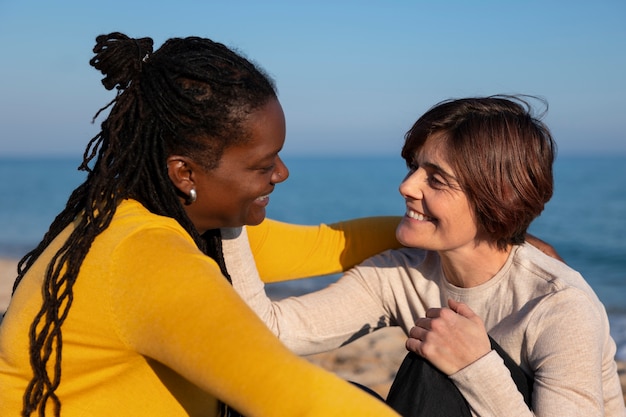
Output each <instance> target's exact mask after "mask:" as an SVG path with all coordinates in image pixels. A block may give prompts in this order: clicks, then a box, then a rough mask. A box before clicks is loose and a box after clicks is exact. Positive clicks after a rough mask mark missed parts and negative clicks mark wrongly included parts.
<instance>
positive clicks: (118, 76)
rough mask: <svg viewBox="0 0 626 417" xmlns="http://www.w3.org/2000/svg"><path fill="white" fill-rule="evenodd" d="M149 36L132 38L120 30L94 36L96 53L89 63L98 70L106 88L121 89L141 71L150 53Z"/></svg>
mask: <svg viewBox="0 0 626 417" xmlns="http://www.w3.org/2000/svg"><path fill="white" fill-rule="evenodd" d="M152 45H153V41H152V39H151V38H140V39H133V38H129V37H128V36H126V35H124V34H123V33H120V32H113V33H109V34H108V35H99V36H98V37H96V46H94V48H93V52H94V53H95V54H96V56H94V57H93V58H92V59H91V60H90V61H89V64H90V65H91V66H93V67H94V68H96V69H97V70H99V71H100V72H101V73H102V74H103V75H104V78H103V79H102V84H103V85H104V87H105V88H106V89H107V90H112V89H113V88H114V87H117V88H118V89H123V88H126V87H128V85H129V84H130V82H131V81H132V80H134V79H136V78H137V77H138V76H139V74H140V73H141V70H142V66H143V64H144V63H145V62H146V60H147V58H148V56H149V55H150V54H151V53H152Z"/></svg>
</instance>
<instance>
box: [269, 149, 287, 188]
mask: <svg viewBox="0 0 626 417" xmlns="http://www.w3.org/2000/svg"><path fill="white" fill-rule="evenodd" d="M287 178H289V168H287V165H285V163H284V162H283V160H282V159H281V157H280V156H277V157H276V168H275V169H274V173H273V175H272V182H273V183H274V184H278V183H280V182H283V181H285V180H286V179H287Z"/></svg>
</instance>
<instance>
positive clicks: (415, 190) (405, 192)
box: [398, 168, 426, 200]
mask: <svg viewBox="0 0 626 417" xmlns="http://www.w3.org/2000/svg"><path fill="white" fill-rule="evenodd" d="M425 175H426V171H424V170H423V169H422V168H418V169H417V170H415V171H411V172H409V173H408V174H407V175H406V177H404V180H402V182H401V183H400V187H399V188H398V191H400V194H401V195H402V197H404V199H405V200H409V199H410V200H419V199H421V198H423V196H424V194H423V192H422V185H423V184H424V181H423V179H424V176H425Z"/></svg>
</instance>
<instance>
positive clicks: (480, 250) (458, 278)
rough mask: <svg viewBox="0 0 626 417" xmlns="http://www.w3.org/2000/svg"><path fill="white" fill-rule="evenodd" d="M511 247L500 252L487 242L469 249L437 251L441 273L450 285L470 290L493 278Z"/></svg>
mask: <svg viewBox="0 0 626 417" xmlns="http://www.w3.org/2000/svg"><path fill="white" fill-rule="evenodd" d="M511 249H512V246H511V245H509V246H508V247H507V248H506V250H500V249H498V248H497V247H496V246H495V245H493V244H489V243H487V242H481V243H478V244H477V245H476V246H472V247H471V248H459V249H454V250H450V251H439V255H440V257H441V265H442V268H443V273H444V275H445V277H446V279H447V280H448V282H449V283H450V284H452V285H455V286H457V287H461V288H471V287H476V286H478V285H481V284H484V283H485V282H487V281H489V280H490V279H491V278H493V277H494V276H495V275H496V274H497V273H498V271H500V269H502V266H503V265H504V264H505V263H506V260H507V259H508V257H509V254H510V253H511Z"/></svg>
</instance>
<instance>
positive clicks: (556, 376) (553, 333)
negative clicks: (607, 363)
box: [451, 289, 608, 417]
mask: <svg viewBox="0 0 626 417" xmlns="http://www.w3.org/2000/svg"><path fill="white" fill-rule="evenodd" d="M581 312H583V313H582V314H581ZM607 331H608V330H607V329H606V327H605V325H604V324H603V320H602V318H601V315H600V314H599V312H598V309H597V306H596V305H595V304H594V303H593V302H591V301H590V300H589V298H588V296H587V295H585V294H582V293H581V292H579V291H578V290H575V289H569V290H564V291H560V292H557V293H555V294H552V295H551V296H549V297H547V298H545V299H543V300H541V302H540V305H539V306H538V307H537V308H536V311H535V312H534V313H533V314H532V315H531V316H530V317H529V320H528V328H527V329H526V332H525V345H527V346H526V349H527V351H526V352H525V353H524V354H525V355H526V356H527V361H528V366H529V367H530V368H531V371H532V372H533V374H534V380H535V382H534V386H533V394H532V404H533V407H532V411H531V410H529V409H528V407H527V406H526V405H525V404H524V402H523V400H522V398H521V396H520V394H519V393H518V392H517V390H516V389H515V386H514V384H513V382H512V380H511V378H510V374H508V371H507V369H506V367H505V366H504V364H503V363H502V360H501V359H500V357H499V356H498V355H497V354H496V353H495V352H493V351H492V352H491V353H489V354H488V355H486V356H484V357H482V358H480V359H479V360H477V361H476V362H474V363H472V364H470V365H469V366H467V367H466V368H464V369H462V370H460V371H459V372H457V373H455V374H453V375H451V378H452V379H453V381H454V382H455V384H456V385H457V387H458V388H459V389H460V391H461V392H462V393H463V395H464V396H465V398H466V399H467V400H468V402H469V403H470V405H471V407H472V409H473V410H474V411H475V412H476V415H479V416H487V415H519V416H533V415H534V416H557V415H559V416H560V415H564V416H566V415H584V416H590V417H593V416H598V417H599V416H603V415H604V400H603V388H602V355H603V344H604V341H605V338H606V335H605V333H606V332H607ZM476 381H481V383H480V384H477V383H476Z"/></svg>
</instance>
